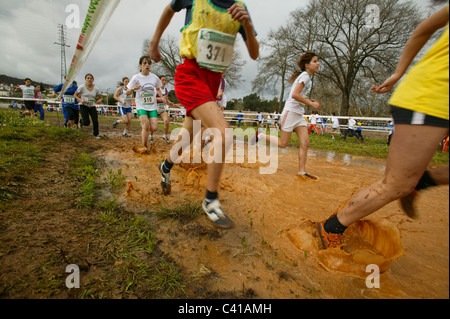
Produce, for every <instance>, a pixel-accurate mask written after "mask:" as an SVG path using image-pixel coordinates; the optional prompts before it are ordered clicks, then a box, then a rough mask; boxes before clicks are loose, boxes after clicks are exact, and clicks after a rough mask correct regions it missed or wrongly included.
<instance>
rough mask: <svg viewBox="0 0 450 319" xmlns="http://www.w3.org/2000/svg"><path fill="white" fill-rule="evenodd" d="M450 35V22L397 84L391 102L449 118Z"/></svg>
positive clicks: (413, 109) (394, 104)
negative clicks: (449, 47) (449, 39)
mask: <svg viewBox="0 0 450 319" xmlns="http://www.w3.org/2000/svg"><path fill="white" fill-rule="evenodd" d="M448 9H449V7H448V6H447V12H448ZM448 36H449V29H448V24H447V28H446V30H445V31H444V34H443V35H442V36H441V37H440V38H439V40H437V41H436V43H435V44H434V45H433V46H432V47H431V49H430V50H429V51H428V52H427V53H426V54H425V56H424V57H423V58H422V60H420V62H418V63H417V64H416V65H415V66H413V67H412V68H411V70H410V71H409V72H408V74H406V76H405V77H404V79H403V80H402V81H401V83H400V84H399V85H398V87H397V89H396V90H395V91H394V93H393V94H392V97H391V99H390V101H389V104H391V105H393V106H397V107H401V108H405V109H408V110H412V111H416V112H420V113H424V114H427V115H431V116H435V117H438V118H442V119H446V120H448V119H449V49H448V45H449V41H448Z"/></svg>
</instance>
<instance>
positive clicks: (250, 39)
mask: <svg viewBox="0 0 450 319" xmlns="http://www.w3.org/2000/svg"><path fill="white" fill-rule="evenodd" d="M228 13H229V14H231V18H232V19H233V20H235V21H238V22H239V23H240V24H241V25H242V26H243V27H244V30H245V35H246V37H247V39H246V40H245V45H246V46H247V50H248V53H249V55H250V57H251V58H252V59H253V60H256V59H257V58H258V57H259V42H258V40H256V35H255V32H254V29H253V23H252V21H251V20H250V16H249V14H248V11H247V9H245V8H244V7H242V6H238V5H237V4H233V5H232V6H231V7H230V8H229V9H228Z"/></svg>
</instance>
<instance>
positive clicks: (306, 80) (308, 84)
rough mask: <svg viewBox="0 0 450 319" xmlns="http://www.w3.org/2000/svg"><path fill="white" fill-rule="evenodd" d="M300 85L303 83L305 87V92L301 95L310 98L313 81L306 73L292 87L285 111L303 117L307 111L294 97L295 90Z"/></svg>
mask: <svg viewBox="0 0 450 319" xmlns="http://www.w3.org/2000/svg"><path fill="white" fill-rule="evenodd" d="M300 83H303V84H304V85H305V87H304V88H303V90H302V92H301V95H302V96H304V97H307V98H309V94H310V93H311V88H312V80H311V77H310V76H309V74H308V72H306V71H305V72H303V73H302V74H300V75H299V76H298V78H297V79H296V80H295V82H294V84H293V85H292V88H291V93H290V94H289V98H288V99H287V100H286V104H285V105H284V110H286V111H291V112H294V113H298V114H302V115H303V114H305V109H304V107H303V106H304V105H303V104H302V103H300V102H299V101H297V100H296V99H294V98H293V97H292V94H294V91H295V88H296V87H297V85H299V84H300Z"/></svg>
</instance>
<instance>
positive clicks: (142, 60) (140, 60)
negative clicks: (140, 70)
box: [139, 55, 152, 65]
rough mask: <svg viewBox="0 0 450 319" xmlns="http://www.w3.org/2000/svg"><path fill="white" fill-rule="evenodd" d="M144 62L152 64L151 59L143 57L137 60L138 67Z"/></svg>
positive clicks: (146, 56)
mask: <svg viewBox="0 0 450 319" xmlns="http://www.w3.org/2000/svg"><path fill="white" fill-rule="evenodd" d="M144 60H147V61H148V62H149V63H150V64H152V59H150V57H149V56H148V55H143V56H141V58H140V59H139V65H141V64H142V63H143V62H144Z"/></svg>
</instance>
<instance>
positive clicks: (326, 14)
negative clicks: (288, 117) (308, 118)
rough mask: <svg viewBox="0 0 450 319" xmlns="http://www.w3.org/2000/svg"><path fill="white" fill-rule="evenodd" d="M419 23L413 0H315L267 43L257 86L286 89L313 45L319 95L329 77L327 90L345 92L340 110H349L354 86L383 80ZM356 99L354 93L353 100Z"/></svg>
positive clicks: (315, 86) (295, 15) (256, 81)
mask: <svg viewBox="0 0 450 319" xmlns="http://www.w3.org/2000/svg"><path fill="white" fill-rule="evenodd" d="M369 5H376V6H377V8H378V9H379V11H378V12H377V14H378V13H379V16H376V18H378V20H379V25H377V26H376V27H374V26H373V25H371V24H368V18H369V13H368V12H366V9H367V8H369ZM419 22H420V13H419V11H418V9H417V7H416V6H415V5H414V4H413V3H411V2H409V1H400V0H340V1H329V0H310V2H309V3H308V5H307V6H306V7H305V8H300V9H297V10H295V11H293V12H292V13H291V15H290V19H289V20H288V22H287V24H286V26H283V27H280V28H279V29H278V31H276V32H273V34H272V35H270V36H269V39H268V40H267V41H266V42H265V43H266V45H268V47H269V48H270V49H269V54H268V56H266V57H264V58H261V59H260V60H259V61H260V63H261V65H260V66H259V67H258V68H259V73H258V75H257V77H256V79H255V80H254V81H253V87H254V89H258V90H259V91H260V90H263V89H265V88H267V87H268V86H267V85H268V84H273V83H274V82H275V81H277V82H278V87H280V86H281V89H282V94H283V92H284V88H285V86H286V81H287V79H288V77H286V76H285V75H286V73H290V72H292V71H294V69H295V68H298V67H297V66H296V64H295V62H296V60H297V59H298V57H299V56H300V55H301V54H302V53H303V52H305V51H307V50H313V51H315V52H316V53H317V55H318V56H319V59H320V62H321V67H320V72H319V74H318V78H316V80H315V81H314V82H315V83H314V91H315V93H314V94H315V97H314V98H317V99H318V97H317V95H318V94H319V95H322V94H321V91H323V89H324V88H325V87H324V86H323V84H324V83H325V82H326V81H328V82H332V83H333V85H332V86H330V85H327V86H326V88H325V89H331V88H332V87H333V88H335V90H337V92H339V93H340V96H341V101H340V102H341V103H340V111H339V112H338V113H340V114H341V115H348V111H349V108H350V102H351V99H352V92H353V89H354V87H355V85H361V84H362V83H366V84H368V83H370V82H371V84H374V83H379V82H380V81H381V80H383V79H384V77H385V75H386V74H389V73H391V72H393V71H394V69H395V65H396V64H397V61H398V58H399V56H400V54H401V51H402V50H403V47H404V45H405V44H406V42H407V40H408V38H409V37H410V35H411V33H412V32H413V30H414V28H415V27H416V26H417V25H418V24H419ZM279 48H280V49H279ZM281 48H282V49H283V50H287V51H289V50H290V52H284V51H283V50H281ZM285 58H287V60H285ZM268 67H270V68H271V71H272V72H274V73H276V75H272V76H270V75H269V74H268V72H266V71H265V69H266V68H268ZM291 68H292V69H291ZM380 69H381V71H382V72H381V71H380ZM321 84H322V86H321ZM369 87H370V86H369ZM369 87H368V88H367V92H369ZM330 92H332V91H330ZM322 93H323V92H322ZM358 93H359V92H358ZM326 94H328V93H326ZM334 94H336V92H334ZM282 99H283V98H281V100H282ZM356 100H357V99H356V98H355V97H353V101H356ZM321 102H326V101H321Z"/></svg>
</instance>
